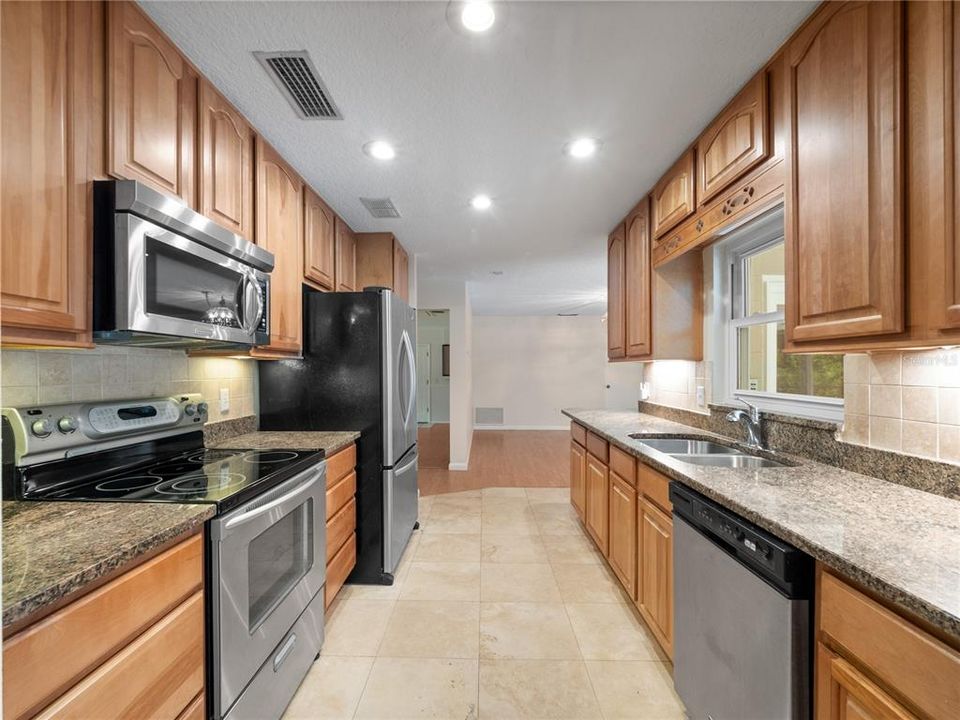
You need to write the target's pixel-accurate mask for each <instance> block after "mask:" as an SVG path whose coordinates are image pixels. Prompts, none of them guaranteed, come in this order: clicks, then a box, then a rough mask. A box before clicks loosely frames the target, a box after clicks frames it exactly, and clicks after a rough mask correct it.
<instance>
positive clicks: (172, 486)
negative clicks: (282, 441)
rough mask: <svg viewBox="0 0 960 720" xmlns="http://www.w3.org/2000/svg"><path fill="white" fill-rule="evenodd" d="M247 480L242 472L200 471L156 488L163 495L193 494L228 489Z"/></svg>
mask: <svg viewBox="0 0 960 720" xmlns="http://www.w3.org/2000/svg"><path fill="white" fill-rule="evenodd" d="M246 481H247V476H246V475H243V474H241V473H218V474H214V475H205V474H202V473H200V474H196V475H188V476H187V477H184V478H180V479H179V480H176V481H174V482H172V483H164V484H163V485H158V486H157V488H156V489H157V492H158V493H161V494H162V495H193V494H195V493H198V492H210V491H211V490H226V489H227V488H230V487H233V486H234V485H241V484H243V483H245V482H246Z"/></svg>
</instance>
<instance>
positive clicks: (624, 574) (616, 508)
mask: <svg viewBox="0 0 960 720" xmlns="http://www.w3.org/2000/svg"><path fill="white" fill-rule="evenodd" d="M608 559H609V561H610V567H611V568H612V569H613V572H614V573H615V574H616V576H617V577H618V578H620V582H621V584H622V585H623V587H624V589H625V590H626V591H627V592H628V593H629V594H630V596H631V597H634V596H635V593H636V577H637V573H636V570H637V491H636V490H634V488H633V486H632V485H630V483H629V482H627V481H626V480H624V479H623V478H622V477H620V476H619V475H617V474H616V473H615V472H613V471H612V470H611V471H610V555H609V558H608Z"/></svg>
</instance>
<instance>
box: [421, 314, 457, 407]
mask: <svg viewBox="0 0 960 720" xmlns="http://www.w3.org/2000/svg"><path fill="white" fill-rule="evenodd" d="M429 309H431V310H433V309H440V308H429ZM449 344H450V314H449V313H445V314H443V315H432V316H431V315H427V314H426V313H425V312H424V311H423V310H419V311H417V345H429V346H430V388H429V392H430V422H441V423H445V422H450V378H449V377H444V376H443V346H444V345H449ZM419 391H420V392H422V391H423V388H419Z"/></svg>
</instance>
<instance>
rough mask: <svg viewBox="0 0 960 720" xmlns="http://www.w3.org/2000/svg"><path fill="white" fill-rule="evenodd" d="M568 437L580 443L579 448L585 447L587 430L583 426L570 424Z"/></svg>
mask: <svg viewBox="0 0 960 720" xmlns="http://www.w3.org/2000/svg"><path fill="white" fill-rule="evenodd" d="M570 437H572V438H573V439H574V440H576V441H577V442H578V443H580V445H581V446H583V447H586V446H587V429H586V428H585V427H584V426H583V425H578V424H577V423H575V422H572V423H570Z"/></svg>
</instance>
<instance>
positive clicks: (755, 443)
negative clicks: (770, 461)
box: [727, 397, 763, 450]
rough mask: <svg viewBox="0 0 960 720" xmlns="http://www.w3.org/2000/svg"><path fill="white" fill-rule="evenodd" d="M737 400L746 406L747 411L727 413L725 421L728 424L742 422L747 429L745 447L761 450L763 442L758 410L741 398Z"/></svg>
mask: <svg viewBox="0 0 960 720" xmlns="http://www.w3.org/2000/svg"><path fill="white" fill-rule="evenodd" d="M737 400H739V401H740V402H742V403H743V404H744V405H746V406H747V408H748V410H749V411H748V410H739V409H738V410H731V411H730V412H729V413H727V420H729V421H730V422H742V423H743V424H744V426H745V427H746V428H747V445H749V446H750V447H753V448H759V449H761V450H762V449H763V441H762V439H761V430H762V428H761V425H760V408H758V407H757V406H756V405H752V404H751V403H748V402H747V401H746V400H744V399H743V398H740V397H738V398H737Z"/></svg>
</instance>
